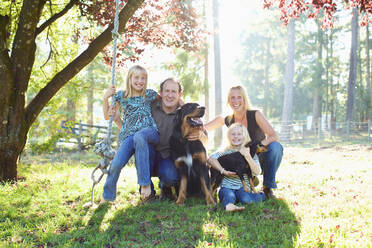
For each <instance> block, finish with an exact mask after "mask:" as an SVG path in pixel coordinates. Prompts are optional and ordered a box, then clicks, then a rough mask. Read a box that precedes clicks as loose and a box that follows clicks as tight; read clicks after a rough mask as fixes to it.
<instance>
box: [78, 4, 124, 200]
mask: <svg viewBox="0 0 372 248" xmlns="http://www.w3.org/2000/svg"><path fill="white" fill-rule="evenodd" d="M119 4H120V0H115V19H114V29H113V30H112V37H113V39H114V44H113V55H112V70H111V85H112V86H114V85H115V84H116V82H115V76H116V54H117V40H118V38H119V32H118V30H119ZM112 107H115V101H114V100H112ZM113 120H114V115H111V117H110V120H109V123H108V128H107V136H106V138H105V139H104V140H102V141H101V142H99V143H97V144H96V145H95V147H94V152H95V153H96V154H97V155H99V156H101V157H102V160H101V161H100V162H99V164H98V165H97V166H96V168H94V170H93V171H92V174H91V179H92V181H93V184H92V193H91V202H88V203H86V204H84V207H91V206H93V205H94V187H95V186H96V184H98V183H99V182H100V181H101V179H102V177H103V176H104V174H107V173H108V171H107V167H108V166H109V164H110V161H111V160H112V159H113V158H114V156H115V151H114V150H113V149H112V147H111V133H112V121H113ZM98 169H100V170H101V172H102V173H101V175H100V176H99V177H98V178H96V177H95V176H94V173H95V172H96V171H97V170H98Z"/></svg>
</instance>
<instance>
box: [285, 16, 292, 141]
mask: <svg viewBox="0 0 372 248" xmlns="http://www.w3.org/2000/svg"><path fill="white" fill-rule="evenodd" d="M294 57H295V21H294V20H291V21H290V22H289V25H288V45H287V65H286V69H285V86H284V102H283V114H282V122H283V123H282V124H283V126H282V133H283V135H284V137H283V139H284V140H289V139H290V124H291V121H292V109H293V78H294V62H295V61H294Z"/></svg>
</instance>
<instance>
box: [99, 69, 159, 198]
mask: <svg viewBox="0 0 372 248" xmlns="http://www.w3.org/2000/svg"><path fill="white" fill-rule="evenodd" d="M110 97H113V98H114V99H113V100H114V101H115V102H116V104H115V107H114V109H112V108H111V107H110V105H109V103H108V99H109V98H110ZM156 97H157V93H156V92H155V91H154V90H151V89H147V72H146V69H145V68H143V67H141V66H138V65H136V66H133V67H131V68H130V69H129V71H128V75H127V78H126V91H122V90H120V91H118V92H116V88H115V86H111V87H110V88H109V89H108V90H107V91H106V93H105V95H104V102H103V112H104V116H105V119H106V120H107V119H109V118H110V115H111V114H113V115H114V121H115V123H116V124H117V125H118V127H119V128H121V131H120V136H119V141H118V142H119V144H120V145H119V148H118V150H117V151H116V154H115V157H114V159H113V160H112V162H111V165H110V169H109V172H108V175H107V178H106V182H105V185H104V187H103V194H102V200H101V204H102V203H105V202H107V201H114V200H115V198H116V186H117V181H118V178H119V175H120V172H121V170H122V169H123V167H124V166H125V165H126V164H127V163H128V160H129V158H130V157H131V156H132V155H133V154H135V161H136V169H137V179H138V184H139V185H140V192H141V199H142V201H144V202H147V201H148V200H150V199H152V198H153V197H154V196H155V192H154V190H153V189H151V185H152V183H151V178H150V163H149V146H148V144H149V143H151V144H156V143H158V141H159V135H158V129H157V126H156V123H155V121H154V119H153V117H152V115H151V102H152V101H153V100H155V99H156ZM119 108H121V109H122V111H123V120H121V117H120V112H119Z"/></svg>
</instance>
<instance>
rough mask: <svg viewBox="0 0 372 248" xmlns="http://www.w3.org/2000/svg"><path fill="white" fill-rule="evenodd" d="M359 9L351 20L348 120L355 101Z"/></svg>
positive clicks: (351, 117)
mask: <svg viewBox="0 0 372 248" xmlns="http://www.w3.org/2000/svg"><path fill="white" fill-rule="evenodd" d="M357 43H358V11H357V9H356V8H354V9H353V18H352V20H351V48H350V67H349V68H350V69H349V81H348V89H347V106H346V121H347V122H349V121H352V120H353V112H354V101H355V81H356V63H357V46H358V44H357Z"/></svg>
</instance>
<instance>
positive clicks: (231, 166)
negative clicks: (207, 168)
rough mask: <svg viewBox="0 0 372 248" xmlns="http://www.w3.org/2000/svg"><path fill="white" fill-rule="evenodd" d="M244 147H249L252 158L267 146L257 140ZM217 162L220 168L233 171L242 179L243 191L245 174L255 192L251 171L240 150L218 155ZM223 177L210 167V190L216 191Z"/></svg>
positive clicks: (245, 185)
mask: <svg viewBox="0 0 372 248" xmlns="http://www.w3.org/2000/svg"><path fill="white" fill-rule="evenodd" d="M245 147H249V151H250V155H251V157H252V158H253V157H254V155H255V154H258V153H261V152H266V151H267V148H266V147H265V146H263V145H262V144H261V142H259V141H250V142H248V143H247V144H246V145H245ZM217 160H218V162H219V163H220V164H221V166H222V168H224V169H225V170H227V171H233V172H235V173H236V174H237V175H238V176H239V178H240V180H241V181H242V184H243V188H244V191H245V192H248V191H249V190H248V187H247V184H246V183H245V180H244V177H243V174H246V175H247V177H248V182H249V185H250V188H251V189H252V191H253V192H254V193H257V191H256V190H255V187H254V183H253V177H252V171H251V168H250V167H249V164H248V162H247V160H245V158H244V156H243V155H242V154H241V153H240V152H233V153H229V154H226V155H223V156H221V157H219V158H218V159H217ZM222 179H223V175H222V174H221V173H220V172H219V171H217V170H216V169H214V168H211V182H212V192H213V194H214V193H215V192H216V190H217V188H218V187H219V186H220V184H221V182H222Z"/></svg>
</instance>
